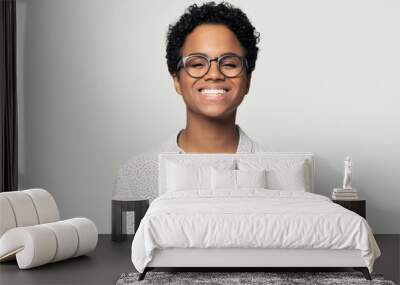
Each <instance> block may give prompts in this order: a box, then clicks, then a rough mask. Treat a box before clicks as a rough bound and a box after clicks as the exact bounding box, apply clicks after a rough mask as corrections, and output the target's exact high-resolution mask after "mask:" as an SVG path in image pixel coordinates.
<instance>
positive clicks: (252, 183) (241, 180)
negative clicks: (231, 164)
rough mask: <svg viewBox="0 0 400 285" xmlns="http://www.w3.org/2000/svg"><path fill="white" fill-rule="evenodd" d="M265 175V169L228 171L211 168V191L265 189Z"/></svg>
mask: <svg viewBox="0 0 400 285" xmlns="http://www.w3.org/2000/svg"><path fill="white" fill-rule="evenodd" d="M266 173H267V172H266V170H265V169H254V170H230V169H215V168H211V189H212V190H221V189H224V190H227V189H230V190H238V189H241V188H267V176H266Z"/></svg>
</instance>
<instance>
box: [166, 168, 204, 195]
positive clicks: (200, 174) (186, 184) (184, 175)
mask: <svg viewBox="0 0 400 285" xmlns="http://www.w3.org/2000/svg"><path fill="white" fill-rule="evenodd" d="M167 167H168V169H167V173H168V177H167V191H184V190H194V189H199V188H202V185H204V183H201V181H203V182H204V179H205V177H206V176H207V172H208V171H210V169H209V167H195V166H185V165H181V164H177V163H174V162H169V163H168V166H167Z"/></svg>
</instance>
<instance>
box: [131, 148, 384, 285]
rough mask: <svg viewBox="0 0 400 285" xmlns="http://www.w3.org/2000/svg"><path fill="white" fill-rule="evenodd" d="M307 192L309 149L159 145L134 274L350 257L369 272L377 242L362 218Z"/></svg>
mask: <svg viewBox="0 0 400 285" xmlns="http://www.w3.org/2000/svg"><path fill="white" fill-rule="evenodd" d="M210 167H213V168H214V170H213V171H214V172H210V170H209V169H210ZM216 169H217V170H216ZM233 169H239V171H238V170H235V171H236V172H234V171H232V170H233ZM261 169H266V170H267V172H265V173H264V172H260V170H261ZM193 171H195V172H193ZM233 173H235V176H234V177H233V176H232V177H231V176H229V175H230V174H233ZM231 178H232V179H233V180H232V181H233V182H232V183H234V186H232V185H230V184H229V183H230V181H231V180H230V179H231ZM261 178H262V179H261ZM264 178H265V181H266V182H265V181H264ZM210 181H211V182H210ZM264 182H265V183H266V184H265V185H264V186H263V185H262V183H264ZM210 185H211V186H210ZM239 186H240V187H239ZM250 186H252V187H250ZM289 189H290V190H289ZM313 192H314V160H313V156H312V154H311V153H257V154H172V153H171V154H170V153H163V154H160V156H159V194H160V196H159V197H158V198H157V199H155V200H154V201H153V203H152V204H151V205H150V208H149V209H148V211H147V213H146V215H145V217H144V218H143V220H142V222H141V224H140V226H139V228H138V229H137V231H136V234H135V237H134V240H133V242H132V262H133V264H134V266H135V267H136V269H137V270H138V271H139V272H141V273H142V275H141V276H140V279H142V278H144V275H145V273H146V271H148V270H149V269H152V268H155V267H168V268H171V267H237V268H238V269H240V268H243V267H252V268H253V267H263V268H265V267H354V268H358V269H361V270H362V271H363V273H364V275H365V277H366V278H367V279H368V278H370V275H369V272H372V268H373V263H374V260H375V259H376V258H377V257H378V256H379V255H380V251H379V248H378V246H377V244H376V242H375V239H374V237H373V235H372V231H371V229H370V227H369V225H368V223H367V222H366V221H365V219H363V218H362V217H360V216H359V215H357V214H355V213H353V212H351V211H349V210H347V209H345V208H343V207H341V206H339V205H337V204H335V203H333V202H332V201H330V200H329V199H328V198H327V197H324V196H321V195H318V194H315V193H313Z"/></svg>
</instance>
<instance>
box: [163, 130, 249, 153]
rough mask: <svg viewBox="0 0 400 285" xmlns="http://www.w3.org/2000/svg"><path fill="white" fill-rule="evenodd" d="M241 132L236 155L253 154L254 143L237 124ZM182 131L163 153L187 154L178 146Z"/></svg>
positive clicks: (165, 145) (165, 147) (165, 146)
mask: <svg viewBox="0 0 400 285" xmlns="http://www.w3.org/2000/svg"><path fill="white" fill-rule="evenodd" d="M236 127H237V129H238V130H239V144H238V148H237V150H236V153H252V152H254V142H253V141H252V140H251V139H250V138H249V136H248V135H247V134H246V133H245V132H244V131H243V130H242V128H240V126H239V125H237V124H236ZM181 131H182V129H181V130H179V131H178V133H177V134H174V135H173V136H171V138H170V139H169V140H168V141H166V142H165V143H164V144H163V145H162V147H161V151H162V152H174V153H185V152H184V150H183V149H181V148H180V147H179V145H178V135H179V133H180V132H181Z"/></svg>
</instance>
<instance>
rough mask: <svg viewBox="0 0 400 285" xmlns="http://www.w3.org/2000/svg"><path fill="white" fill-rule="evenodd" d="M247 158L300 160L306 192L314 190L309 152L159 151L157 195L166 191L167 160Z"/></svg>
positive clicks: (236, 160) (183, 161)
mask: <svg viewBox="0 0 400 285" xmlns="http://www.w3.org/2000/svg"><path fill="white" fill-rule="evenodd" d="M249 159H254V160H258V159H267V160H268V159H270V160H271V161H276V160H279V161H281V160H302V161H304V162H305V165H306V166H307V168H306V169H307V171H306V176H307V177H306V179H307V182H308V185H309V189H306V191H308V192H314V173H315V166H314V156H313V154H312V153H311V152H259V153H232V154H231V153H189V154H188V153H168V152H164V153H160V154H159V155H158V170H159V171H158V193H159V195H161V194H163V193H165V191H166V187H165V185H166V177H167V174H166V170H167V163H168V162H169V161H172V162H178V163H183V164H186V163H187V164H193V163H195V164H196V165H201V164H202V163H206V164H210V163H212V162H220V161H235V163H236V164H237V163H238V162H239V161H241V160H243V161H244V160H247V161H248V160H249Z"/></svg>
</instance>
